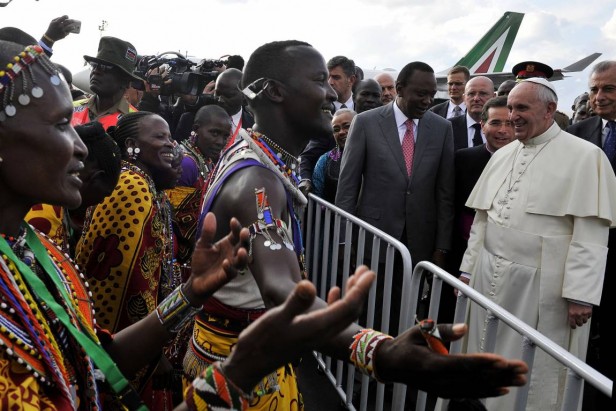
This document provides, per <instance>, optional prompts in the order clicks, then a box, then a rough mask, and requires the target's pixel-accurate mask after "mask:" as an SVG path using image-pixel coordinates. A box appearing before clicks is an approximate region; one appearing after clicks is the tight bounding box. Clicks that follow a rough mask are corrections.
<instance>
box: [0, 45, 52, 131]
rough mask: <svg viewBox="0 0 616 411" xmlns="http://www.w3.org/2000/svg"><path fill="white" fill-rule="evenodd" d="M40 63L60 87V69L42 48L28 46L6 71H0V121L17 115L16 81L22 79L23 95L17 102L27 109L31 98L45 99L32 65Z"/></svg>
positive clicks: (11, 62) (50, 79)
mask: <svg viewBox="0 0 616 411" xmlns="http://www.w3.org/2000/svg"><path fill="white" fill-rule="evenodd" d="M35 62H39V63H40V65H41V66H42V67H43V70H44V71H45V72H46V73H47V74H48V75H49V81H50V82H51V84H53V85H54V86H58V85H60V83H61V82H62V81H61V80H60V77H59V75H58V69H57V68H56V67H55V66H54V65H53V64H52V63H51V62H50V61H49V59H48V58H47V56H46V55H45V53H44V51H43V49H42V48H41V46H38V45H36V46H28V47H26V48H25V50H24V51H22V52H21V53H19V54H18V55H17V56H15V57H13V59H12V60H11V61H10V62H9V63H8V64H7V65H6V68H5V69H4V70H0V95H2V94H4V95H3V96H2V101H1V102H0V121H4V120H6V119H7V117H14V116H15V114H17V107H15V104H13V103H14V100H13V98H14V97H15V91H16V90H15V79H16V78H17V77H19V76H21V77H22V90H21V94H19V96H18V97H17V102H18V103H19V104H20V105H21V106H23V107H25V106H27V105H28V104H30V101H31V100H30V96H32V97H33V98H41V97H43V94H44V92H43V89H42V88H41V87H40V86H39V85H37V81H36V77H35V76H34V71H33V70H32V64H34V63H35Z"/></svg>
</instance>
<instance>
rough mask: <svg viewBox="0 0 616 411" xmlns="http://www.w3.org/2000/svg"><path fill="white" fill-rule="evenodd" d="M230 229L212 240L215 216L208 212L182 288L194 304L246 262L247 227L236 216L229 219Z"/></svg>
mask: <svg viewBox="0 0 616 411" xmlns="http://www.w3.org/2000/svg"><path fill="white" fill-rule="evenodd" d="M229 227H230V228H231V231H230V232H229V234H227V235H226V236H225V237H223V238H221V239H220V240H218V241H217V242H216V243H213V239H214V236H215V235H216V217H215V216H214V214H213V213H208V214H207V215H206V216H205V219H204V221H203V229H202V231H201V237H200V238H199V240H197V243H196V245H195V250H194V252H193V255H192V263H191V268H192V273H191V275H190V277H189V279H188V281H187V282H186V284H185V286H184V289H183V292H184V295H186V298H188V300H189V301H190V302H191V303H192V304H193V305H195V306H197V305H200V304H202V303H203V302H205V300H206V299H207V298H208V297H209V296H211V295H212V294H214V292H216V291H217V290H218V289H219V288H220V287H222V286H223V285H225V284H227V283H228V282H229V281H230V280H231V279H232V278H233V277H235V276H236V275H237V273H238V272H239V271H240V270H243V269H245V268H246V265H247V263H248V252H247V251H246V250H247V249H246V247H247V245H248V237H249V233H248V230H247V229H245V228H242V226H241V225H240V223H239V221H238V220H237V219H235V218H232V219H231V222H230V223H229Z"/></svg>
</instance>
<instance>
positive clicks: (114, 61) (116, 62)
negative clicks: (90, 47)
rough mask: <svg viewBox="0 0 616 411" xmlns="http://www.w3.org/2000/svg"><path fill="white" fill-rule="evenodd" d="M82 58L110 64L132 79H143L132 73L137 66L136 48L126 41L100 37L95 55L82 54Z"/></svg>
mask: <svg viewBox="0 0 616 411" xmlns="http://www.w3.org/2000/svg"><path fill="white" fill-rule="evenodd" d="M83 58H84V59H85V60H86V61H87V62H88V63H90V62H95V63H101V64H111V65H113V66H115V67H117V68H119V69H120V70H122V71H123V72H124V73H126V74H128V75H129V76H130V77H132V78H133V79H135V80H143V79H142V78H140V77H139V76H137V75H136V74H135V73H134V70H135V67H136V66H137V50H135V47H134V46H133V45H132V44H130V43H129V42H128V41H124V40H120V39H118V38H115V37H109V36H105V37H101V40H100V42H99V43H98V53H97V54H96V57H91V56H83Z"/></svg>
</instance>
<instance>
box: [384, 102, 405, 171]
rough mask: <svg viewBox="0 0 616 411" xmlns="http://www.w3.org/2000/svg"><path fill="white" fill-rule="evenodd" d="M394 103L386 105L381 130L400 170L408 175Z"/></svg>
mask: <svg viewBox="0 0 616 411" xmlns="http://www.w3.org/2000/svg"><path fill="white" fill-rule="evenodd" d="M392 104H394V103H390V104H389V105H387V106H386V107H385V110H383V111H382V117H381V121H380V127H381V132H382V133H383V135H384V136H385V141H387V144H388V145H389V148H390V149H391V152H392V155H393V158H394V160H396V163H397V164H398V167H400V171H401V172H402V173H404V175H406V162H405V161H404V155H403V154H402V145H401V144H400V137H399V134H398V127H397V126H396V117H395V116H394V108H393V105H392Z"/></svg>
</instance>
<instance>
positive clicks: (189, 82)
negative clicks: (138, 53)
mask: <svg viewBox="0 0 616 411" xmlns="http://www.w3.org/2000/svg"><path fill="white" fill-rule="evenodd" d="M198 67H199V66H198V65H197V64H196V63H195V62H193V61H191V60H189V59H188V58H186V57H184V56H183V55H181V54H179V53H176V52H173V51H168V52H165V53H161V54H158V55H152V56H142V57H141V58H140V59H139V61H138V63H137V68H136V69H135V72H136V74H137V75H139V76H140V77H142V78H144V79H145V81H147V82H148V83H149V84H150V86H151V87H152V89H157V90H158V91H159V93H160V95H161V96H170V95H173V94H188V95H191V96H196V95H199V94H201V91H202V90H203V88H204V87H205V86H206V85H207V83H208V82H209V81H210V80H209V76H208V75H204V74H203V73H201V72H200V69H199V68H198ZM156 68H157V69H159V72H162V71H163V70H164V71H166V72H167V73H166V76H164V77H163V76H162V75H161V74H158V73H157V74H152V70H153V69H156Z"/></svg>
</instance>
